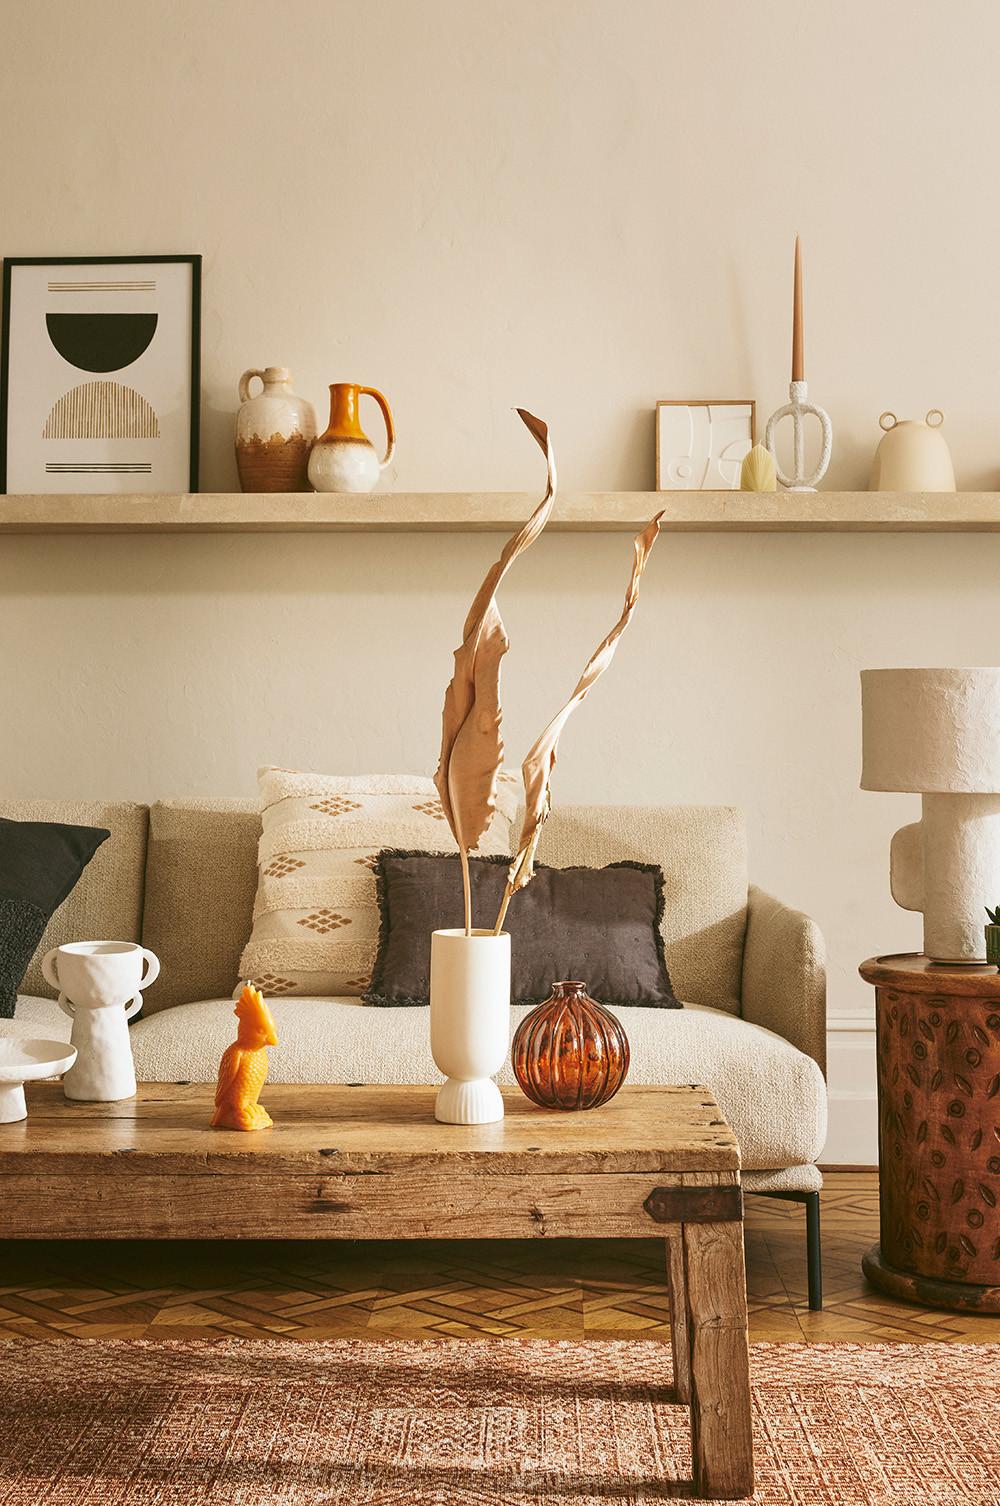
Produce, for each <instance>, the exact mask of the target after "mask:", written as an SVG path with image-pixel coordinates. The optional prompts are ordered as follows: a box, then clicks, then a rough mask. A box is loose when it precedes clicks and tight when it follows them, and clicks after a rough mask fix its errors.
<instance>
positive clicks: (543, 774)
mask: <svg viewBox="0 0 1000 1506" xmlns="http://www.w3.org/2000/svg"><path fill="white" fill-rule="evenodd" d="M662 517H663V513H662V512H659V513H657V515H656V517H655V518H653V519H652V520H651V521H650V522H649V523H647V524H646V527H645V528H644V529H643V531H642V533H640V534H638V535H637V537H636V539H635V542H634V545H633V549H634V558H633V561H632V574H631V577H630V579H629V583H628V590H627V591H626V592H625V605H624V607H623V608H622V614H621V616H620V617H619V619H618V621H617V622H616V623H615V625H614V627H613V628H612V629H611V631H610V633H609V634H608V636H607V637H606V638H605V639H604V641H603V643H601V644H600V646H599V647H598V648H597V650H596V651H595V652H594V654H593V655H592V657H591V659H590V660H589V662H588V664H587V667H586V669H585V670H584V671H583V674H582V675H581V676H580V678H579V680H578V681H577V683H576V689H575V690H574V691H573V694H572V695H571V696H570V698H569V700H568V701H567V702H566V704H565V706H564V707H563V708H562V710H561V711H560V712H558V714H557V715H556V716H554V717H553V718H552V720H551V721H550V722H549V724H548V726H547V727H546V728H545V730H544V732H543V733H542V735H541V737H539V739H538V741H537V742H536V743H535V745H534V747H532V748H531V750H530V752H529V753H528V756H527V758H526V759H525V760H524V763H523V764H522V765H521V773H522V775H523V777H524V803H525V811H524V824H523V826H522V828H521V841H520V843H519V845H518V849H517V856H516V857H515V859H514V861H513V863H511V865H510V869H509V871H508V874H507V884H506V887H505V889H504V896H503V903H502V905H501V907H500V914H499V916H498V917H497V923H496V926H495V927H494V934H497V933H499V931H500V929H501V927H502V926H503V923H504V920H505V919H506V916H507V906H508V905H509V904H510V900H511V896H512V895H513V894H516V893H517V891H518V889H523V888H524V886H525V884H527V883H529V882H530V881H531V879H532V878H533V877H534V872H535V852H536V850H537V848H538V839H539V837H540V836H541V834H542V827H543V826H544V825H545V822H546V821H547V820H548V818H549V812H550V811H551V809H552V795H551V784H552V771H553V770H554V768H555V765H556V753H557V750H558V746H559V737H560V734H561V733H562V730H563V728H564V727H565V725H566V723H567V722H568V721H569V719H570V717H571V715H572V714H573V712H574V711H575V710H576V708H577V706H579V704H580V702H581V701H583V700H585V699H586V697H587V696H588V695H589V693H590V691H591V690H592V689H593V686H594V685H595V683H596V682H597V681H598V680H599V679H600V677H601V675H602V674H603V673H604V671H605V670H606V669H607V667H608V665H609V664H610V663H611V661H612V659H613V658H614V656H615V650H616V649H617V647H618V640H619V639H620V638H621V635H622V633H624V631H625V629H626V628H627V627H628V625H629V622H630V621H631V618H632V613H633V612H634V611H635V604H636V602H637V601H638V599H639V582H640V580H641V579H642V572H643V570H644V569H645V568H646V561H647V560H648V559H649V556H650V553H651V552H652V548H653V545H654V544H655V543H656V539H657V535H658V534H659V531H660V519H661V518H662Z"/></svg>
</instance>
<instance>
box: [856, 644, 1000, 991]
mask: <svg viewBox="0 0 1000 1506" xmlns="http://www.w3.org/2000/svg"><path fill="white" fill-rule="evenodd" d="M861 707H862V727H863V743H864V766H863V770H862V774H861V787H862V789H865V790H901V791H909V792H911V793H914V794H919V795H920V796H921V798H922V805H923V815H922V817H921V819H920V820H919V821H917V822H915V823H914V824H913V825H912V826H904V827H903V828H902V829H901V830H900V831H897V833H896V835H895V836H894V837H893V839H892V847H891V858H890V885H891V888H892V897H893V899H894V900H895V901H896V903H897V904H898V905H901V906H902V908H903V909H904V910H920V911H922V912H923V917H924V952H925V953H926V955H927V956H928V957H929V958H930V959H931V960H932V961H933V962H942V963H949V964H952V965H954V964H956V963H958V964H961V963H977V962H978V963H982V962H985V960H986V948H985V940H984V933H983V927H984V925H985V913H984V906H985V905H987V904H989V905H991V906H992V905H995V904H998V903H1000V669H997V668H984V669H866V670H862V672H861Z"/></svg>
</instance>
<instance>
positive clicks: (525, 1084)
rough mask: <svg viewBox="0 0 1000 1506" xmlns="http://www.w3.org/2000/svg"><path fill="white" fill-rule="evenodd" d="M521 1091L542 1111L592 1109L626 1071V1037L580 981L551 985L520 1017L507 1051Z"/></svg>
mask: <svg viewBox="0 0 1000 1506" xmlns="http://www.w3.org/2000/svg"><path fill="white" fill-rule="evenodd" d="M511 1056H512V1058H513V1062H514V1075H515V1076H516V1078H517V1080H518V1083H519V1084H520V1087H521V1090H522V1092H524V1093H526V1094H527V1096H528V1097H529V1098H530V1099H531V1100H532V1102H533V1103H537V1104H539V1105H540V1106H541V1107H542V1108H543V1109H596V1108H597V1107H598V1106H599V1105H600V1104H602V1103H607V1101H608V1099H609V1098H613V1097H614V1095H615V1094H616V1093H617V1092H618V1089H619V1088H620V1087H621V1085H622V1083H623V1082H624V1081H625V1076H626V1073H627V1072H628V1062H629V1051H628V1037H627V1036H626V1034H625V1031H624V1029H623V1027H622V1025H621V1022H620V1021H619V1020H617V1019H616V1018H615V1016H614V1015H613V1014H611V1013H610V1012H609V1011H608V1010H607V1009H604V1008H602V1006H601V1005H600V1004H598V1003H597V1002H596V1001H595V1000H594V999H592V998H590V996H589V994H588V993H587V986H586V984H584V983H554V984H553V985H552V995H551V997H550V998H548V999H546V1000H545V1003H544V1004H539V1005H538V1006H537V1007H536V1008H535V1009H533V1010H532V1011H531V1013H530V1014H529V1015H526V1016H525V1017H524V1019H523V1020H522V1021H521V1023H520V1025H519V1026H518V1027H517V1031H516V1033H515V1035H514V1044H513V1046H512V1047H511Z"/></svg>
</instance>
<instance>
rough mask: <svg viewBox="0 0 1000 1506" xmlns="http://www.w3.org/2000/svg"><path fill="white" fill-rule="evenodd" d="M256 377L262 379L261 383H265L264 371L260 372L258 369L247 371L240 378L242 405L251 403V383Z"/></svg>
mask: <svg viewBox="0 0 1000 1506" xmlns="http://www.w3.org/2000/svg"><path fill="white" fill-rule="evenodd" d="M254 377H260V379H261V381H262V382H263V380H264V373H263V372H262V371H258V370H257V368H256V367H253V368H252V369H251V370H250V371H245V372H244V373H243V375H242V376H241V377H240V402H241V403H248V402H249V401H250V383H251V382H252V381H253V379H254Z"/></svg>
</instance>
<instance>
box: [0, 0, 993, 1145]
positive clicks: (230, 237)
mask: <svg viewBox="0 0 1000 1506" xmlns="http://www.w3.org/2000/svg"><path fill="white" fill-rule="evenodd" d="M998 44H1000V11H998V9H997V7H996V6H995V5H994V4H992V3H988V0H984V3H978V0H956V3H953V4H951V5H950V6H947V7H942V6H940V5H939V4H930V3H924V0H920V3H913V0H883V3H875V4H873V3H871V0H836V3H834V0H817V3H814V4H811V5H803V4H801V3H800V0H794V3H793V0H767V3H764V0H754V3H747V4H743V5H737V4H735V3H730V4H723V3H705V0H702V3H698V4H694V3H692V0H618V3H596V0H503V3H500V0H421V3H415V0H365V3H359V0H352V3H351V4H350V5H348V4H346V3H340V0H295V3H292V4H289V5H278V4H275V3H270V4H265V3H261V0H239V3H236V0H211V3H205V0H173V3H170V4H167V3H165V0H163V3H161V0H129V3H124V0H86V3H84V4H79V5H76V4H70V3H68V0H32V4H31V5H24V6H15V5H14V4H13V3H11V0H6V3H4V4H3V5H2V7H0V73H2V87H0V138H2V140H3V143H4V149H3V152H2V154H0V204H2V208H3V216H2V221H0V224H2V246H0V250H2V252H3V253H5V254H12V255H28V254H49V253H52V254H72V253H80V254H85V253H102V252H105V253H114V252H129V251H133V252H158V251H189V250H198V251H201V252H202V253H203V255H204V257H205V304H204V420H205V444H204V464H203V485H204V486H205V487H206V488H213V489H230V488H232V487H233V485H234V484H235V471H234V467H233V464H232V459H231V453H230V430H231V425H232V415H233V409H234V406H235V387H236V378H237V376H238V374H239V372H240V371H241V370H242V369H243V368H244V367H245V366H248V365H260V364H263V363H265V362H287V363H289V364H290V365H291V366H292V367H293V369H294V371H295V374H296V378H297V381H298V385H299V387H300V390H302V391H304V392H306V393H308V394H310V395H312V396H313V397H314V399H317V400H318V399H319V396H320V394H321V393H322V391H323V384H324V383H325V382H326V381H330V380H336V379H341V380H344V379H349V380H358V381H363V382H369V383H374V384H376V385H378V386H380V387H382V388H383V389H384V390H385V391H386V392H387V393H388V394H389V396H390V398H391V400H392V402H393V405H394V408H395V411H396V416H397V421H398V427H399V431H400V444H399V452H398V462H397V464H396V466H395V468H394V474H393V476H392V479H391V484H392V485H395V486H397V487H399V488H400V489H406V490H421V489H423V490H447V489H460V488H466V487H467V488H471V489H482V490H494V489H496V490H502V489H516V488H522V487H523V488H533V487H536V486H537V484H538V477H539V472H538V457H537V453H536V452H535V451H534V448H533V446H532V445H531V444H530V443H529V442H528V441H527V440H526V438H525V437H524V435H523V434H522V433H521V432H520V431H519V426H518V424H517V422H516V420H515V419H513V417H512V415H511V412H510V410H511V408H512V406H513V405H514V404H515V403H525V404H527V405H529V406H530V407H532V408H534V409H535V411H537V412H539V413H541V414H543V415H545V416H546V417H547V418H548V419H549V421H550V423H551V425H552V428H553V432H554V435H555V441H556V446H557V452H558V457H559V467H560V475H561V478H562V482H563V484H564V485H565V486H566V487H567V488H570V489H580V490H590V489H601V488H607V489H615V488H618V489H637V488H645V487H650V486H652V485H653V420H652V409H653V405H654V403H655V401H656V399H657V398H658V397H667V396H683V395H688V396H703V395H706V394H709V395H715V396H723V395H733V396H744V395H746V394H751V395H753V396H755V397H756V398H757V400H758V404H759V405H760V409H761V411H762V413H763V414H764V415H766V413H767V412H768V411H769V410H770V409H771V408H772V407H773V406H775V405H777V404H778V403H779V402H781V401H783V400H784V397H785V390H786V383H787V376H788V345H789V329H788V323H789V309H788V302H789V299H788V291H789V284H790V280H791V278H790V272H791V244H792V237H793V235H794V233H795V232H796V231H800V232H801V233H802V236H803V242H804V248H805V257H806V263H805V265H806V299H807V326H806V360H807V375H808V376H809V378H810V381H811V387H812V392H813V395H814V396H815V398H816V399H817V400H819V401H820V402H822V403H824V404H825V405H826V406H827V407H828V408H829V410H830V412H831V414H832V416H833V421H834V427H835V446H834V462H833V466H832V468H831V472H830V475H829V478H828V482H829V484H830V485H831V486H835V487H844V488H850V487H853V486H861V485H863V484H864V480H865V477H866V473H867V466H868V463H869V459H870V455H871V451H872V448H873V446H874V443H875V440H876V438H877V437H878V431H877V427H876V418H877V415H878V413H879V412H880V411H881V410H882V409H883V408H885V407H890V406H891V407H893V408H894V409H895V410H896V411H897V412H898V413H899V414H900V415H901V416H902V415H911V416H915V415H919V414H922V413H923V412H924V411H925V410H926V409H927V408H928V407H931V406H940V407H942V408H943V409H944V410H945V412H946V413H947V415H948V420H947V425H946V429H945V432H946V434H947V436H948V438H949V440H950V441H951V444H952V448H953V453H954V457H955V464H956V471H957V474H958V478H959V485H960V486H965V487H969V488H986V489H989V488H994V487H997V486H998V485H1000V424H998V419H1000V378H998V375H997V350H998V346H1000V296H998V293H997V280H996V245H997V238H998V231H1000V207H998V201H997V197H996V194H995V192H994V191H993V172H992V168H993V157H994V152H993V145H992V144H993V142H994V141H995V136H996V64H995V60H996V56H997V51H998ZM373 426H374V415H373ZM492 548H493V541H491V540H490V539H488V538H483V537H475V538H474V537H462V536H456V537H442V538H437V539H426V538H425V539H414V538H407V537H399V538H395V539H378V540H376V539H374V538H369V537H362V536H359V537H340V538H334V537H327V538H309V537H304V536H303V537H278V538H265V537H260V536H258V537H235V538H215V539H195V538H168V537H158V538H154V539H148V540H136V539H129V538H103V539H101V538H98V539H83V540H69V539H39V538H20V539H10V538H8V539H5V540H4V541H3V544H2V548H0V655H2V665H3V683H4V698H3V699H4V709H5V713H6V735H5V737H4V738H3V739H2V741H0V784H2V788H3V789H4V791H5V793H7V794H10V795H64V796H72V795H90V794H103V793H116V794H120V795H128V796H134V797H137V798H142V799H144V798H149V797H153V796H156V795H162V794H177V793H197V792H204V793H213V792H214V793H248V792H250V791H251V789H252V784H253V771H254V768H255V766H256V765H257V764H258V763H259V762H261V761H268V760H273V761H276V762H279V763H288V762H294V763H299V764H306V765H308V764H316V765H319V766H322V767H325V768H336V769H344V770H354V769H362V768H382V769H390V768H398V767H401V766H404V765H405V766H414V767H421V768H431V767H432V766H433V762H434V758H435V753H436V739H437V731H438V727H437V718H438V709H439V704H440V697H441V693H442V689H443V686H444V682H445V679H446V676H447V674H448V671H449V655H450V651H451V649H452V648H453V647H454V644H455V641H456V637H457V633H458V630H459V626H460V623H461V620H462V616H463V614H464V611H465V608H466V606H467V603H468V598H469V593H470V591H471V590H472V589H473V588H474V586H475V585H476V584H477V583H478V579H479V575H480V572H481V570H482V568H483V567H484V565H485V564H486V562H487V561H488V559H489V557H490V554H491V549H492ZM627 553H628V546H627V542H626V540H624V539H622V538H621V537H615V536H604V537H601V536H595V537H582V536H572V537H562V538H555V537H553V538H551V539H548V540H545V541H543V542H542V544H541V545H540V546H539V547H538V548H537V549H536V551H535V552H534V554H533V555H532V556H531V557H529V558H528V559H526V560H525V561H524V562H523V564H521V565H519V567H518V569H517V572H516V574H515V575H514V576H513V577H512V579H511V582H510V586H509V589H507V590H505V594H504V611H505V614H506V617H507V622H508V627H509V629H510V632H511V637H512V639H513V643H514V649H513V651H512V653H511V655H510V658H509V660H508V665H509V669H508V679H507V683H508V729H509V742H510V744H511V746H512V748H513V750H514V751H515V752H520V751H521V750H523V748H524V746H525V744H526V743H527V741H528V740H529V739H530V737H531V736H532V735H533V734H534V733H535V732H536V731H537V730H538V728H539V726H540V725H541V723H542V721H543V720H544V719H545V718H546V717H547V715H548V714H549V713H550V712H551V710H552V709H553V707H554V706H555V705H556V704H557V703H558V701H559V699H560V697H561V695H562V694H563V693H564V691H565V690H566V687H567V685H568V684H569V683H571V681H572V679H573V678H574V676H575V673H576V672H577V670H578V668H579V666H580V664H581V663H582V661H583V659H584V658H585V657H586V654H587V653H588V652H589V651H590V649H591V647H592V646H593V643H594V642H595V641H596V638H597V637H598V636H599V635H600V634H601V633H602V632H603V631H604V630H605V628H606V627H607V625H608V624H609V622H610V620H611V619H612V617H613V615H614V613H615V611H616V610H617V605H618V599H619V597H620V592H621V589H622V586H623V583H624V578H625V571H626V565H627ZM998 570H1000V538H998V537H996V536H981V537H961V536H944V537H940V538H931V537H923V538H920V537H897V538H889V537H864V536H854V537H844V536H831V537H801V538H795V539H792V538H782V537H778V536H771V537H761V538H754V537H750V536H746V537H732V538H725V539H719V538H714V537H711V536H704V537H683V538H677V539H671V538H670V537H669V536H667V537H666V538H664V539H663V540H662V542H661V544H660V546H659V549H658V552H657V555H656V556H655V557H654V561H653V564H652V566H651V568H650V571H649V574H648V577H647V583H646V587H645V592H644V599H643V602H642V605H641V610H640V613H639V616H638V618H637V620H636V622H635V624H634V628H633V631H632V633H631V636H630V638H629V639H628V640H627V641H626V642H625V643H624V645H623V647H622V650H621V653H620V656H619V661H618V663H617V664H616V666H615V670H614V673H613V674H612V675H610V676H609V677H608V679H607V680H606V681H605V682H604V683H603V684H602V686H601V688H600V690H599V692H596V693H595V695H594V697H593V698H592V701H591V702H590V703H589V705H588V706H587V707H586V708H584V710H583V711H582V712H581V713H580V714H579V716H578V718H577V721H576V723H575V724H574V725H573V726H572V728H571V729H570V731H569V732H568V734H567V736H566V739H565V744H564V751H563V756H562V758H561V761H560V766H559V771H558V776H557V785H556V794H557V798H559V799H562V800H571V799H606V800H611V801H627V800H664V801H688V800H704V801H733V802H736V803H739V804H740V805H742V806H743V807H744V808H745V809H746V812H747V816H748V820H749V824H750V832H751V842H752V852H753V869H754V874H755V877H756V878H757V879H758V880H759V881H761V882H763V883H764V884H765V885H767V886H768V887H769V888H772V889H773V890H775V891H777V892H778V893H780V894H781V895H783V896H784V897H786V898H787V899H789V900H790V901H793V902H795V903H797V904H800V905H802V906H804V907H805V908H807V909H809V910H810V911H811V912H812V913H813V914H814V915H816V917H817V918H818V919H819V921H820V922H821V924H822V926H823V928H824V930H825V932H826V934H827V937H828V939H829V944H830V948H831V953H832V964H831V1008H832V1011H833V1013H834V1015H835V1017H836V1020H839V1022H840V1024H841V1025H842V1026H844V1027H852V1029H844V1030H843V1031H835V1033H834V1037H833V1043H834V1045H835V1046H838V1045H839V1046H840V1048H841V1049H840V1054H839V1055H838V1054H837V1052H836V1051H835V1052H834V1088H835V1091H836V1093H837V1094H839V1095H842V1096H840V1097H839V1098H838V1100H837V1104H836V1108H837V1117H836V1118H835V1124H836V1126H837V1128H836V1130H835V1137H834V1140H833V1142H832V1144H831V1155H832V1158H833V1159H844V1158H846V1157H848V1156H851V1155H860V1156H862V1157H864V1158H869V1159H870V1158H871V1156H872V1155H873V1153H874V1152H873V1144H872V1140H871V1133H870V1124H871V1099H870V1092H871V1073H870V1069H871V1057H872V1043H871V1037H870V1035H867V1034H866V1033H865V1032H864V1031H863V1030H861V1031H860V1033H858V1032H857V1031H856V1030H854V1029H853V1027H858V1026H862V1025H863V1024H864V1018H863V1017H864V1016H866V1015H867V1013H868V1011H869V1009H870V1001H869V999H868V995H867V991H866V989H865V988H864V986H863V985H862V984H861V983H860V982H859V980H857V978H856V976H855V971H854V970H855V966H856V963H857V961H858V960H859V959H861V958H862V957H864V956H866V955H868V954H870V953H871V952H873V951H876V950H889V949H893V948H902V947H906V946H909V945H917V944H919V929H918V928H919V920H918V919H917V918H915V917H913V916H909V915H905V914H903V913H902V912H901V911H898V910H897V909H896V908H895V907H894V906H893V904H892V902H891V900H890V899H889V896H888V890H887V880H886V869H887V850H888V838H889V834H890V832H891V831H892V830H893V829H894V828H895V827H896V826H897V825H900V824H902V823H903V822H904V821H906V820H909V819H912V818H913V817H914V816H915V815H916V814H917V810H916V801H915V800H911V799H909V798H907V797H895V796H880V795H867V794H861V793H860V791H859V790H858V788H857V783H858V773H859V696H858V686H857V671H858V669H859V668H862V667H865V666H869V665H891V664H922V663H942V664H948V663H959V664H961V663H977V662H986V663H988V662H991V661H995V660H996V658H997V651H996V648H995V640H996V636H997V635H996V627H997V608H996V602H997V591H996V582H997V578H998ZM989 897H990V898H998V897H1000V896H989ZM838 1063H839V1065H838ZM851 1094H856V1095H859V1096H858V1097H857V1098H856V1099H855V1098H851V1097H850V1096H843V1095H851Z"/></svg>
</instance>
